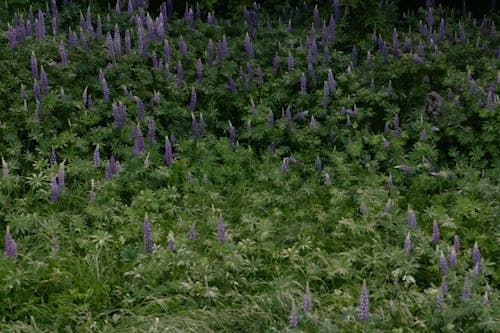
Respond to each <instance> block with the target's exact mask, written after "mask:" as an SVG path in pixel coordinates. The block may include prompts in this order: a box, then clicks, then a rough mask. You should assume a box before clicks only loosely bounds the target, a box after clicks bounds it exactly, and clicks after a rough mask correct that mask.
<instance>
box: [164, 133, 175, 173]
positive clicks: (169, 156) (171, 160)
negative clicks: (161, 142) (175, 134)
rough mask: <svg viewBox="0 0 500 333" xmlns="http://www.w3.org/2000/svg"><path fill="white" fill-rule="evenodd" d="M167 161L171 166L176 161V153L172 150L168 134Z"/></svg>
mask: <svg viewBox="0 0 500 333" xmlns="http://www.w3.org/2000/svg"><path fill="white" fill-rule="evenodd" d="M165 163H166V164H167V165H168V166H171V165H172V164H173V163H174V155H173V152H172V145H171V144H170V140H169V138H168V136H165Z"/></svg>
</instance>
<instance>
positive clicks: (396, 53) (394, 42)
mask: <svg viewBox="0 0 500 333" xmlns="http://www.w3.org/2000/svg"><path fill="white" fill-rule="evenodd" d="M392 53H393V54H394V57H395V58H399V57H400V56H401V51H400V50H399V41H398V32H397V31H396V29H394V31H393V33H392Z"/></svg>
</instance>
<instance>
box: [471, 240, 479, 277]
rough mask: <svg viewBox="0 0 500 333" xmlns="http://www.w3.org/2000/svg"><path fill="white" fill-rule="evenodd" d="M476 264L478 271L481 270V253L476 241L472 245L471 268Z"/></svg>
mask: <svg viewBox="0 0 500 333" xmlns="http://www.w3.org/2000/svg"><path fill="white" fill-rule="evenodd" d="M476 266H478V268H479V272H480V271H481V253H480V252H479V247H478V246H477V242H475V243H474V247H473V248H472V268H475V267H476Z"/></svg>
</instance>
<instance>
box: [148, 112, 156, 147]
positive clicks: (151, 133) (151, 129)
mask: <svg viewBox="0 0 500 333" xmlns="http://www.w3.org/2000/svg"><path fill="white" fill-rule="evenodd" d="M155 142H156V137H155V119H154V116H149V121H148V143H149V144H152V145H154V144H155Z"/></svg>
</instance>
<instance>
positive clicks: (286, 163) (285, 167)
mask: <svg viewBox="0 0 500 333" xmlns="http://www.w3.org/2000/svg"><path fill="white" fill-rule="evenodd" d="M289 166H290V159H289V158H288V157H285V158H284V159H283V162H282V163H281V172H283V173H285V172H287V171H288V168H289Z"/></svg>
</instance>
